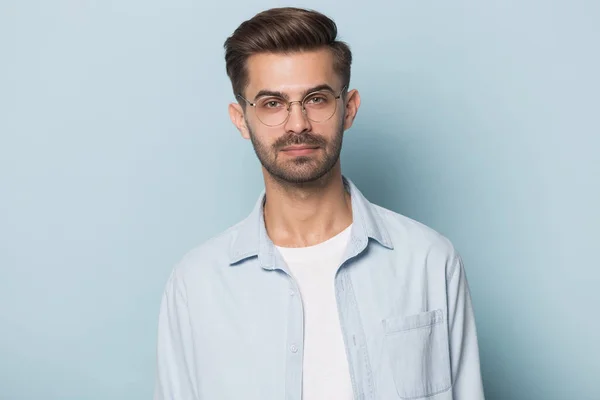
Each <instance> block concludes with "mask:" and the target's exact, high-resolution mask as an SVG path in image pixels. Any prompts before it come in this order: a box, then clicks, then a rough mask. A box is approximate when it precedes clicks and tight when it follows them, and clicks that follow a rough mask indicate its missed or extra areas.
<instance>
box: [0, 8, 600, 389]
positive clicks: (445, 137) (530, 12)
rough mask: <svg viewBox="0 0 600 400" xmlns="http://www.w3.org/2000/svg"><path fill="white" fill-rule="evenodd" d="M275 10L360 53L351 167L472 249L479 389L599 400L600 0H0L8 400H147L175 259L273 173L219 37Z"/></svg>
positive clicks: (2, 361)
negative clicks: (236, 105)
mask: <svg viewBox="0 0 600 400" xmlns="http://www.w3.org/2000/svg"><path fill="white" fill-rule="evenodd" d="M280 5H296V6H303V7H309V8H314V9H317V10H319V11H321V12H324V13H325V14H327V15H329V16H331V17H332V18H333V19H335V21H336V22H337V24H338V28H339V34H340V38H341V39H342V40H344V41H346V42H348V43H349V44H350V46H351V48H352V50H353V53H354V63H353V68H352V82H351V88H357V89H358V90H359V91H360V93H361V96H362V107H361V108H360V111H359V113H358V117H357V120H356V123H355V125H354V126H353V127H352V129H350V130H349V131H348V132H347V133H346V136H345V139H344V147H343V151H342V169H343V172H344V174H345V175H347V176H348V177H349V178H350V179H352V180H353V181H354V183H356V185H357V186H358V187H359V188H360V189H361V190H362V192H363V193H364V194H365V196H367V198H369V199H370V200H371V201H372V202H375V203H378V204H380V205H382V206H384V207H387V208H390V209H392V210H394V211H397V212H399V213H402V214H404V215H406V216H408V217H411V218H413V219H417V220H419V221H421V222H423V223H425V224H427V225H429V226H431V227H432V228H434V229H436V230H438V231H439V232H440V233H442V234H444V235H445V236H447V237H448V238H450V239H451V240H452V242H453V243H454V245H455V246H456V248H457V249H458V250H459V251H460V253H461V254H462V255H463V258H464V262H465V267H466V271H467V275H468V278H469V282H470V285H471V292H472V296H473V304H474V310H475V315H476V319H477V329H478V334H479V344H480V353H481V361H482V373H483V379H484V384H485V391H486V397H487V399H489V400H570V399H578V400H594V399H595V400H597V399H600V395H599V394H598V393H599V392H598V389H597V387H596V383H597V381H598V378H600V362H599V360H600V344H599V343H600V340H599V336H598V332H599V330H600V322H598V321H599V317H598V306H599V305H600V290H599V289H598V285H599V283H600V272H599V271H600V263H599V261H598V254H599V250H600V244H599V239H600V235H599V227H600V212H599V211H598V207H599V205H600V123H599V122H598V121H599V119H598V116H599V113H600V111H599V110H600V102H599V93H600V78H599V74H598V71H600V51H599V48H600V47H599V46H600V45H599V43H600V28H599V22H598V21H600V3H599V2H597V1H593V0H589V1H584V0H572V1H541V0H540V1H533V0H526V1H517V0H508V1H494V2H484V1H479V2H476V1H465V0H458V1H433V0H424V1H423V0H420V1H416V0H401V1H381V0H371V1H355V2H337V1H325V0H323V1H298V2H295V3H290V2H278V1H266V0H263V1H251V2H250V1H242V0H232V1H220V2H219V1H199V0H194V1H192V0H170V1H166V0H163V1H156V0H144V1H142V0H118V1H117V0H115V1H92V0H81V1H68V0H55V1H41V0H37V1H35V0H31V1H17V0H3V1H2V2H1V3H0V49H1V51H0V399H2V400H34V399H35V400H38V399H44V400H107V399H111V400H117V399H122V400H142V399H149V398H151V396H152V390H153V384H154V373H155V342H156V324H157V317H158V310H159V303H160V299H161V295H162V290H163V288H164V284H165V282H166V279H167V277H168V275H169V273H170V271H171V269H172V267H173V266H174V265H175V263H177V262H178V261H179V259H180V258H181V257H182V256H183V255H184V254H185V253H186V252H187V251H189V250H190V249H192V248H193V247H194V246H196V245H198V244H200V243H202V242H203V241H204V240H206V239H208V238H209V237H211V236H213V235H215V234H217V233H219V232H221V231H223V230H224V229H226V228H227V227H229V226H231V225H232V224H234V223H236V222H237V221H239V220H240V219H242V218H244V217H245V216H246V215H247V214H248V213H249V212H250V211H251V209H252V207H253V205H254V203H255V201H256V199H257V196H258V195H259V193H260V191H261V189H262V185H263V183H262V176H261V172H260V164H259V163H258V161H257V160H256V157H255V155H254V153H253V150H252V146H251V144H250V143H249V142H247V141H245V140H243V139H242V138H241V136H240V135H239V133H238V132H237V131H236V129H235V128H234V127H233V125H232V124H231V122H230V121H229V117H228V114H227V104H228V103H229V102H231V101H233V99H234V98H233V94H232V91H231V86H230V83H229V81H228V79H227V76H226V74H225V63H224V58H223V48H222V46H223V42H224V40H225V39H226V38H227V36H228V35H230V34H231V33H232V32H233V30H234V29H235V28H236V27H237V26H238V25H239V24H240V23H241V22H242V21H243V20H245V19H248V18H250V17H252V16H253V15H254V14H256V13H257V12H259V11H261V10H263V9H266V8H270V7H274V6H280ZM207 329H210V327H207Z"/></svg>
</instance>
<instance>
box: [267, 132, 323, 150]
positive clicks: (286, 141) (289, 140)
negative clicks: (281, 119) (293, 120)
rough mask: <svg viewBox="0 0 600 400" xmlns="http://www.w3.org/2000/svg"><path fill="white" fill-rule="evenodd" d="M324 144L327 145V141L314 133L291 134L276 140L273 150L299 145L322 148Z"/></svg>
mask: <svg viewBox="0 0 600 400" xmlns="http://www.w3.org/2000/svg"><path fill="white" fill-rule="evenodd" d="M326 144H327V141H326V140H325V139H324V138H323V137H322V136H320V135H317V134H314V133H307V132H304V133H293V134H291V135H288V136H284V137H282V138H280V139H279V140H277V141H276V142H275V143H274V144H273V147H274V148H275V149H282V148H284V147H288V146H300V145H307V146H319V147H323V146H325V145H326Z"/></svg>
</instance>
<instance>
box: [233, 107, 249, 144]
mask: <svg viewBox="0 0 600 400" xmlns="http://www.w3.org/2000/svg"><path fill="white" fill-rule="evenodd" d="M229 118H231V122H233V124H234V125H235V127H236V128H237V129H238V131H240V133H241V134H242V137H243V138H244V139H250V132H249V131H248V127H247V126H246V120H245V119H244V110H242V106H241V105H239V104H238V103H231V104H229Z"/></svg>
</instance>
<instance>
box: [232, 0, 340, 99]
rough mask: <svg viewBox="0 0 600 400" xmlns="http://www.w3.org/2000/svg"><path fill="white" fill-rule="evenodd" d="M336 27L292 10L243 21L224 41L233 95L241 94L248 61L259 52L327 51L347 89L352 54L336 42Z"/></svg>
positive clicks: (277, 10) (275, 10)
mask: <svg viewBox="0 0 600 400" xmlns="http://www.w3.org/2000/svg"><path fill="white" fill-rule="evenodd" d="M336 37H337V26H336V24H335V22H334V21H333V20H332V19H330V18H328V17H327V16H325V15H323V14H321V13H319V12H317V11H313V10H306V9H301V8H295V7H282V8H272V9H269V10H266V11H263V12H261V13H259V14H256V15H255V16H254V17H253V18H251V19H249V20H247V21H244V22H243V23H242V24H241V25H240V26H239V27H238V28H237V29H236V30H235V31H234V32H233V35H231V36H230V37H229V38H227V40H226V41H225V44H224V47H225V63H226V69H227V75H228V76H229V79H230V80H231V85H232V87H233V92H234V94H235V95H236V96H237V95H238V94H243V91H244V89H245V88H246V86H248V68H247V61H248V58H249V57H250V56H251V55H254V54H260V53H281V54H286V53H292V52H299V51H310V50H318V49H324V48H327V49H329V50H330V51H331V53H332V54H333V58H334V65H333V67H334V70H335V72H336V73H338V74H339V75H340V77H341V78H342V84H343V85H345V86H346V87H347V86H348V85H349V84H350V65H351V64H352V52H351V51H350V48H349V47H348V45H347V44H346V43H344V42H342V41H339V40H336Z"/></svg>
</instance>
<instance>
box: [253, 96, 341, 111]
mask: <svg viewBox="0 0 600 400" xmlns="http://www.w3.org/2000/svg"><path fill="white" fill-rule="evenodd" d="M329 97H332V95H331V94H329V93H313V94H310V95H308V96H306V97H305V98H304V107H315V106H321V105H325V104H327V103H328V102H330V101H331V100H330V98H329ZM288 104H289V103H288V101H286V100H285V99H281V98H278V97H267V98H262V99H258V101H257V102H256V105H257V107H260V108H264V109H270V110H280V109H286V110H287V108H288Z"/></svg>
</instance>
